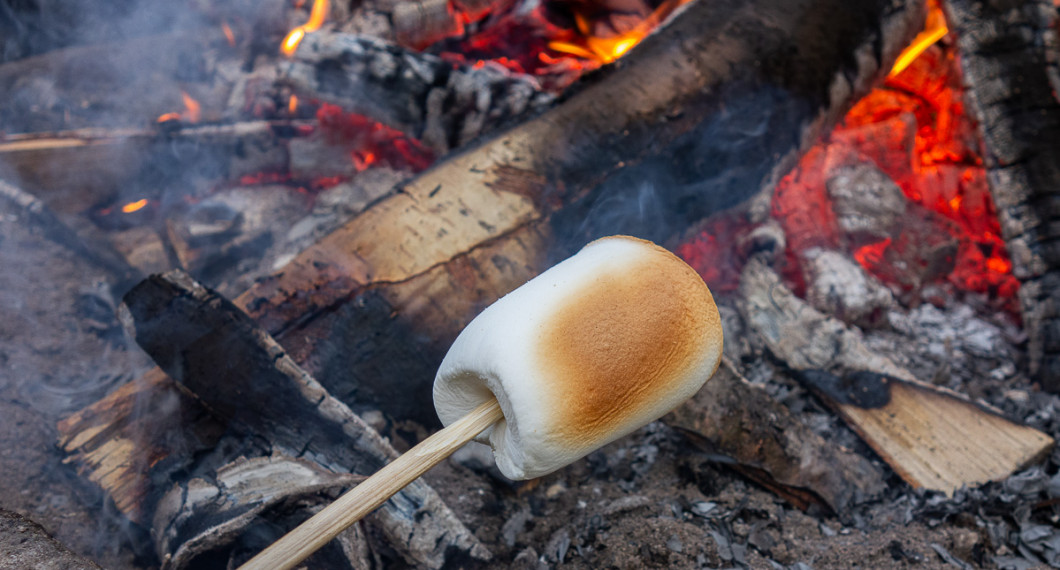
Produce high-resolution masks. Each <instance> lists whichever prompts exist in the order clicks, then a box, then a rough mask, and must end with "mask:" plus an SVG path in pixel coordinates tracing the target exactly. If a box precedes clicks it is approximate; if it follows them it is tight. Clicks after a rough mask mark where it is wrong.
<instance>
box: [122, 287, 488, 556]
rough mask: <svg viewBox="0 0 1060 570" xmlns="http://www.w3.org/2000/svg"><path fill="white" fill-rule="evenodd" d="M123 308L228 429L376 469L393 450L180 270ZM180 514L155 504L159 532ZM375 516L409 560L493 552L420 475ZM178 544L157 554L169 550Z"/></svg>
mask: <svg viewBox="0 0 1060 570" xmlns="http://www.w3.org/2000/svg"><path fill="white" fill-rule="evenodd" d="M121 313H122V314H121V316H122V320H123V321H124V322H125V325H126V327H127V328H128V329H129V330H130V332H131V333H133V334H135V337H136V341H137V342H138V343H139V344H140V346H141V347H143V348H144V350H146V351H147V352H148V353H149V354H151V356H152V357H153V358H154V359H155V361H156V362H158V363H159V365H160V366H161V367H162V369H163V370H165V371H166V372H167V373H168V374H170V376H171V377H172V378H174V379H176V380H177V381H179V382H180V383H181V384H182V385H183V386H184V387H185V388H187V389H188V390H189V391H191V392H192V393H193V394H195V395H196V396H197V397H198V398H199V399H200V400H201V401H202V402H203V403H204V404H205V405H206V406H207V408H208V409H210V410H211V411H212V412H213V413H214V414H216V415H217V416H218V417H220V418H221V420H222V421H223V422H225V423H227V424H229V426H230V427H231V428H232V429H235V430H238V431H239V432H241V433H243V434H245V435H246V436H247V437H265V438H266V439H268V441H269V445H270V447H271V449H272V451H273V452H277V451H279V452H282V453H286V454H289V455H291V456H297V457H304V458H307V459H310V460H312V461H314V462H316V463H319V464H320V465H322V466H323V467H325V468H327V469H330V470H332V471H337V472H348V471H349V472H354V473H361V474H368V473H372V472H375V471H377V470H378V469H379V468H380V467H382V466H383V465H384V464H385V463H387V462H388V461H390V460H392V459H394V458H395V457H397V452H396V451H394V449H393V448H392V447H390V445H389V444H388V443H387V442H386V441H385V440H384V439H383V438H382V437H380V436H379V434H378V433H376V432H375V430H373V429H372V428H370V427H369V426H368V425H367V424H365V423H364V422H363V421H362V420H361V419H360V417H358V416H357V415H355V414H354V413H353V412H351V411H350V409H349V408H347V407H346V405H345V404H343V403H341V402H339V401H338V400H336V399H335V398H333V397H332V396H331V395H330V394H328V393H327V391H326V390H325V389H324V388H323V387H322V386H321V385H320V384H318V383H317V382H316V381H315V380H314V379H313V378H312V377H311V376H309V375H308V374H307V373H306V372H305V371H304V370H302V369H301V368H300V367H299V366H298V365H297V364H295V363H294V361H292V360H291V359H290V357H289V356H287V354H286V353H285V352H284V350H283V348H282V347H280V346H279V345H278V344H277V343H276V341H274V340H273V339H272V337H270V336H269V335H268V333H266V332H265V331H263V330H261V329H260V328H258V327H257V326H256V325H255V324H254V323H253V322H252V321H251V320H250V319H249V318H248V317H247V316H246V315H245V314H244V313H243V312H242V311H240V310H239V308H237V307H235V306H234V305H232V304H231V303H230V302H228V301H227V300H225V299H224V298H222V297H220V296H219V295H217V294H215V293H213V292H211V291H209V290H207V289H205V288H204V287H202V286H201V285H199V284H198V283H195V282H194V281H192V280H191V279H190V278H189V277H187V276H186V275H185V274H183V273H180V272H174V273H169V274H166V275H164V276H155V277H152V278H150V279H148V280H146V281H144V282H142V283H141V284H140V285H138V286H136V287H135V288H134V289H133V290H131V291H130V292H129V293H128V294H127V295H126V296H125V303H124V304H123V305H122V308H121ZM233 363H238V365H233ZM220 371H223V372H224V374H223V377H219V375H218V372H220ZM248 403H252V404H251V405H248ZM165 512H168V513H169V515H170V516H172V517H173V519H172V520H165V521H161V523H163V524H160V521H158V516H160V515H163V514H164V513H165ZM180 514H181V511H180V509H176V510H170V511H159V513H158V514H157V515H156V524H155V527H154V528H155V530H156V532H160V533H161V532H166V529H169V528H170V526H171V525H172V524H174V523H175V522H177V520H178V519H179V518H180ZM163 518H165V517H164V516H163ZM371 518H372V519H373V520H374V522H375V524H376V525H378V527H379V528H380V530H381V531H382V532H383V534H384V535H385V536H386V537H387V539H388V540H389V543H390V545H391V546H392V547H394V548H396V549H398V550H399V551H401V553H402V555H403V556H404V557H405V558H406V559H407V561H408V562H409V563H412V564H418V565H423V566H425V567H429V568H438V567H440V566H442V564H443V563H444V561H445V560H446V557H447V556H449V555H451V553H450V552H449V549H451V548H455V549H456V550H458V551H460V552H465V553H469V554H470V555H472V556H473V557H475V558H479V559H485V558H488V557H489V554H488V552H486V551H485V550H484V549H483V547H482V546H481V544H479V543H478V541H477V539H475V537H474V536H473V535H472V534H471V533H470V532H469V531H468V530H467V529H466V528H464V526H463V525H462V524H461V523H460V522H459V520H457V519H456V517H455V515H453V513H452V512H451V511H450V510H449V508H448V507H447V506H446V505H445V504H444V503H442V501H441V499H440V498H439V497H438V496H437V494H436V493H435V492H434V490H433V489H431V488H430V487H429V486H428V485H427V484H426V483H424V482H423V481H416V482H413V483H412V484H410V485H409V486H407V487H405V489H404V490H402V491H401V492H400V493H399V494H398V495H397V496H395V497H394V499H393V500H391V501H388V502H387V503H386V504H385V505H383V507H382V508H381V509H380V510H379V511H377V512H376V514H374V515H373V516H372V517H371ZM167 544H168V541H167ZM178 548H179V547H178ZM178 548H168V549H167V550H169V552H160V553H159V554H160V556H163V557H165V555H166V554H169V553H172V551H173V550H177V549H178Z"/></svg>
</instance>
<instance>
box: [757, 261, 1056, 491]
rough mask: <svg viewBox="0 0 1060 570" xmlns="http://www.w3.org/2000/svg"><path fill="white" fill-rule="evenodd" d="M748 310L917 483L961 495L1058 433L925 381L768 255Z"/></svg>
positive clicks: (811, 382) (823, 393) (1032, 454)
mask: <svg viewBox="0 0 1060 570" xmlns="http://www.w3.org/2000/svg"><path fill="white" fill-rule="evenodd" d="M740 293H741V296H742V300H743V301H742V305H741V312H742V313H743V317H744V320H745V322H747V323H748V326H749V328H750V329H752V330H754V331H755V332H756V333H757V334H758V335H759V336H760V337H761V338H762V339H763V340H764V341H765V344H766V346H767V347H768V348H769V350H770V352H772V353H773V355H774V356H776V357H777V358H778V359H780V360H781V361H783V362H784V363H785V364H787V366H789V367H790V368H792V369H793V370H795V371H796V372H797V373H798V374H799V376H800V380H801V381H802V382H803V383H804V384H806V385H807V386H808V387H809V388H811V389H812V390H813V391H814V392H815V393H816V394H817V395H818V396H820V398H821V399H822V400H823V401H824V402H825V403H826V404H828V405H829V406H831V407H832V408H834V409H835V410H836V411H837V412H838V413H839V415H840V416H841V417H842V418H843V419H844V420H845V421H846V422H847V424H849V425H850V427H851V428H853V429H854V431H855V432H857V433H858V435H860V436H861V437H862V439H864V440H865V441H866V442H867V443H868V444H869V446H870V447H872V449H873V450H875V451H876V453H878V454H879V455H880V457H882V458H883V460H884V461H886V462H887V463H888V465H890V466H891V467H892V468H893V469H894V471H895V472H896V473H897V474H898V475H899V476H900V477H902V479H904V480H905V481H906V482H907V483H909V484H910V485H912V486H913V487H915V488H925V489H930V490H936V491H942V492H944V493H947V494H950V495H952V494H953V493H954V492H955V491H956V490H957V489H960V488H961V487H964V486H974V485H978V484H982V483H986V482H988V481H998V480H1001V479H1004V478H1005V477H1007V476H1008V475H1011V474H1012V473H1014V472H1015V471H1017V470H1019V469H1022V468H1024V467H1026V466H1028V465H1030V464H1032V463H1034V462H1036V461H1039V460H1041V459H1042V458H1043V457H1045V456H1046V455H1047V454H1048V453H1049V451H1050V450H1051V449H1052V447H1053V443H1054V442H1053V439H1052V438H1051V437H1049V436H1048V435H1046V434H1044V433H1042V432H1040V431H1038V430H1035V429H1032V428H1029V427H1026V426H1022V425H1019V424H1016V423H1013V422H1011V421H1009V420H1008V419H1006V418H1005V417H1004V416H1002V415H1001V414H1000V413H999V412H997V411H996V410H992V409H988V408H987V407H986V406H983V405H980V404H977V403H973V402H971V401H970V400H968V399H967V398H965V397H962V396H960V395H959V394H956V393H954V392H951V391H947V390H943V389H940V388H937V387H934V386H931V385H928V384H924V383H922V382H919V381H918V380H917V379H916V378H915V377H914V376H913V374H912V373H911V372H909V371H908V370H905V369H904V368H901V367H900V366H898V365H896V364H894V363H893V362H892V361H891V360H890V359H888V358H887V357H886V356H884V355H880V354H876V353H874V352H873V351H872V350H870V349H869V348H868V347H867V346H866V345H865V344H864V343H863V342H862V341H861V338H860V335H859V334H858V333H857V332H855V331H854V330H852V329H850V328H848V327H847V326H846V325H844V324H843V323H842V322H840V321H838V320H836V319H834V318H832V317H829V316H827V315H824V314H823V313H820V312H818V311H817V310H816V309H814V308H812V307H810V306H809V305H807V304H806V303H805V302H803V301H801V300H800V299H799V298H798V297H796V296H795V295H794V294H793V293H792V292H791V291H790V290H788V289H787V287H785V286H784V284H783V283H782V282H781V280H780V277H779V276H778V275H777V274H776V273H775V272H774V271H773V269H772V268H771V267H769V265H768V264H767V262H766V261H765V260H764V259H763V258H762V257H761V256H758V257H755V258H753V259H751V260H750V261H749V262H748V263H747V266H746V267H745V268H744V271H743V274H742V275H741V279H740Z"/></svg>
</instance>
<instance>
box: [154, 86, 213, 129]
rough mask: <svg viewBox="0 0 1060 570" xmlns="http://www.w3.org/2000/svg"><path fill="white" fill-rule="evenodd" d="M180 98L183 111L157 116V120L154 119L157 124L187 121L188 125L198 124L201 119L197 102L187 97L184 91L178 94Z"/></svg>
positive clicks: (189, 96) (200, 106)
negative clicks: (182, 103)
mask: <svg viewBox="0 0 1060 570" xmlns="http://www.w3.org/2000/svg"><path fill="white" fill-rule="evenodd" d="M180 96H181V98H182V99H184V110H183V111H181V112H179V113H166V114H164V115H159V117H158V119H156V121H157V122H159V123H164V122H166V121H180V120H183V121H187V122H189V123H198V122H199V119H201V118H202V105H200V104H199V102H198V101H196V100H195V99H193V98H192V96H191V95H188V94H187V93H185V92H184V91H181V92H180Z"/></svg>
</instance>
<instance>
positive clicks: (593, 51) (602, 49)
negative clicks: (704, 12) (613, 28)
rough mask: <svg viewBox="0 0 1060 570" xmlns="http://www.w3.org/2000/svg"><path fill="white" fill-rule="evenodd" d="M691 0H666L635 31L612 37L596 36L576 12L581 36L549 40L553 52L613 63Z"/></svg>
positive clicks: (583, 17) (575, 19)
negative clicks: (570, 39) (566, 39)
mask: <svg viewBox="0 0 1060 570" xmlns="http://www.w3.org/2000/svg"><path fill="white" fill-rule="evenodd" d="M690 1H691V0H666V1H665V2H663V3H662V4H660V5H659V7H658V8H656V9H655V11H654V12H652V13H651V15H649V16H648V17H647V18H645V19H644V20H642V21H641V22H640V23H638V24H637V25H636V26H635V27H634V28H633V29H632V30H629V31H628V32H625V33H623V34H619V35H617V36H614V37H610V38H602V37H597V36H593V35H591V34H590V32H589V30H590V28H591V26H590V24H589V21H588V19H587V18H586V17H585V16H584V15H582V14H580V13H575V14H574V21H575V24H576V25H577V29H578V31H579V32H580V33H581V35H582V37H581V38H579V39H577V40H574V41H562V40H554V41H551V42H549V43H548V47H549V48H551V49H552V50H553V51H557V52H560V53H566V54H569V55H573V56H576V57H580V58H583V59H589V60H595V61H598V62H600V63H611V62H613V61H615V60H616V59H618V58H620V57H622V56H623V55H626V53H628V52H629V50H631V49H633V47H634V46H636V45H637V44H639V43H640V41H641V40H643V39H644V38H646V37H647V36H648V34H650V33H651V32H652V30H654V29H655V28H657V27H658V26H659V24H660V23H662V21H663V20H665V19H666V18H667V17H668V16H669V15H670V14H672V13H673V12H674V10H676V9H678V8H680V7H681V6H683V5H684V4H686V3H688V2H690Z"/></svg>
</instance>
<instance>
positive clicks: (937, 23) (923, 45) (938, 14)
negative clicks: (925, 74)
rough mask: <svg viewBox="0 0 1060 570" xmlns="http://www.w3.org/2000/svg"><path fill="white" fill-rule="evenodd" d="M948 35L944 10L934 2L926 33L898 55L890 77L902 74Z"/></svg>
mask: <svg viewBox="0 0 1060 570" xmlns="http://www.w3.org/2000/svg"><path fill="white" fill-rule="evenodd" d="M947 33H949V28H947V27H946V18H945V17H944V16H943V14H942V8H940V7H939V6H938V4H937V3H935V2H932V3H931V6H930V8H929V10H928V14H927V21H926V22H925V24H924V31H922V32H920V33H919V34H917V36H916V38H914V39H913V43H911V44H909V45H908V46H907V47H906V48H905V49H904V50H902V53H901V54H899V55H898V59H896V60H895V62H894V67H892V68H891V73H890V74H888V77H894V76H895V75H898V74H899V73H901V72H902V71H903V70H904V69H905V68H907V67H909V64H910V63H913V60H915V59H916V58H917V57H919V56H920V54H922V53H924V50H926V49H927V48H929V47H931V46H933V45H935V42H937V41H939V40H941V39H942V38H944V37H945V36H946V34H947Z"/></svg>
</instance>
